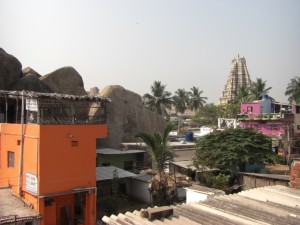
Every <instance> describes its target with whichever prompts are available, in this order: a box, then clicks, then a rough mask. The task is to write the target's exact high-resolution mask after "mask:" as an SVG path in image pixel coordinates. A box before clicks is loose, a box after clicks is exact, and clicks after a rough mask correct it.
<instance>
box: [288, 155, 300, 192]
mask: <svg viewBox="0 0 300 225" xmlns="http://www.w3.org/2000/svg"><path fill="white" fill-rule="evenodd" d="M290 179H291V182H290V187H291V188H297V189H300V160H299V159H298V160H294V161H293V163H292V165H291V175H290Z"/></svg>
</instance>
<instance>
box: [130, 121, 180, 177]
mask: <svg viewBox="0 0 300 225" xmlns="http://www.w3.org/2000/svg"><path fill="white" fill-rule="evenodd" d="M172 129H173V125H172V124H168V125H167V126H166V127H165V129H164V132H163V135H162V136H161V134H160V133H158V132H154V133H153V134H152V135H151V134H147V133H143V132H140V133H137V134H136V135H135V137H136V138H140V139H141V140H142V141H143V142H145V144H146V145H147V147H148V153H149V155H150V157H151V159H152V167H153V168H154V169H157V171H158V176H159V180H160V179H161V174H162V172H163V171H164V169H165V168H166V166H167V163H168V162H169V161H170V160H172V159H173V156H174V154H173V151H172V150H171V149H170V148H169V141H168V135H169V133H170V131H171V130H172Z"/></svg>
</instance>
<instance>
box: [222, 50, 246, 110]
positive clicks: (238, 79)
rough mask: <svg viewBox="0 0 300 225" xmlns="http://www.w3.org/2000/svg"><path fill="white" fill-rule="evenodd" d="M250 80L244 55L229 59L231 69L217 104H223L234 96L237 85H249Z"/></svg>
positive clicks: (232, 99) (233, 98)
mask: <svg viewBox="0 0 300 225" xmlns="http://www.w3.org/2000/svg"><path fill="white" fill-rule="evenodd" d="M250 85H251V80H250V75H249V73H248V70H247V66H246V59H245V58H244V57H242V58H240V57H239V55H238V57H237V58H233V59H232V61H231V70H230V74H229V77H228V80H227V83H226V85H225V88H224V91H223V92H222V96H221V98H220V99H219V102H218V104H219V105H224V104H227V103H229V102H230V101H234V100H235V98H236V92H237V90H238V87H239V86H244V87H250Z"/></svg>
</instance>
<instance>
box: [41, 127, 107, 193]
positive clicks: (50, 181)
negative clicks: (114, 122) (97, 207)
mask: <svg viewBox="0 0 300 225" xmlns="http://www.w3.org/2000/svg"><path fill="white" fill-rule="evenodd" d="M106 134H107V130H106V126H101V125H84V126H79V125H74V126H69V125H62V126H41V130H40V148H41V150H40V153H39V163H40V165H39V168H40V170H39V177H40V179H39V182H40V184H39V193H40V195H47V194H53V193H57V192H63V191H68V190H72V189H74V188H84V187H94V186H96V170H95V168H96V151H95V149H96V137H105V136H106ZM72 141H77V143H78V146H74V147H72Z"/></svg>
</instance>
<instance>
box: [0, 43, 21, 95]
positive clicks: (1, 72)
mask: <svg viewBox="0 0 300 225" xmlns="http://www.w3.org/2000/svg"><path fill="white" fill-rule="evenodd" d="M22 76H23V74H22V64H21V63H20V61H19V60H18V59H17V58H16V57H14V56H12V55H10V54H8V53H6V52H5V51H4V50H3V49H2V48H0V90H9V89H10V87H11V85H12V84H13V83H15V82H16V81H17V80H18V79H19V78H20V77H22Z"/></svg>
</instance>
